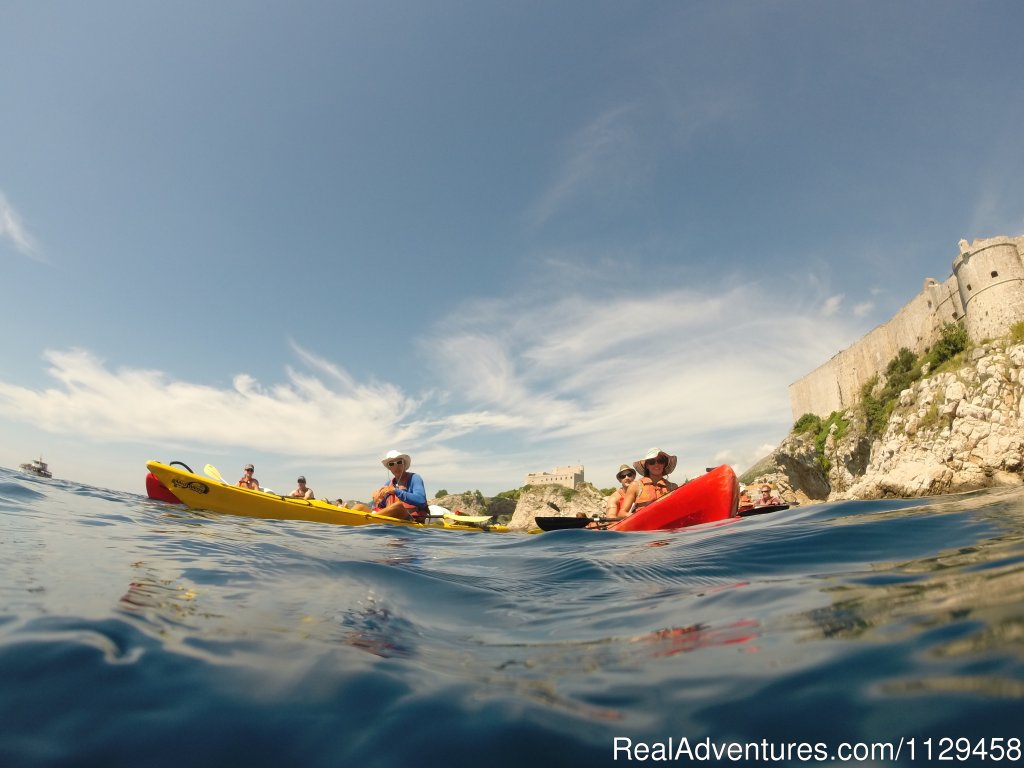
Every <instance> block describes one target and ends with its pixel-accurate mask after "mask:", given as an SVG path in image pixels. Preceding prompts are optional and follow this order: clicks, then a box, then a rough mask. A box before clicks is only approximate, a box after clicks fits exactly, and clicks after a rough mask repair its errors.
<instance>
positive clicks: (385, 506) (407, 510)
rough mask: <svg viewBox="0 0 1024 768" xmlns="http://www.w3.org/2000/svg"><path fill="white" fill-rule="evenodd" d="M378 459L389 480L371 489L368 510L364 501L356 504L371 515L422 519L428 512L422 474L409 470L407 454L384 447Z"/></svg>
mask: <svg viewBox="0 0 1024 768" xmlns="http://www.w3.org/2000/svg"><path fill="white" fill-rule="evenodd" d="M380 463H381V464H383V465H384V466H385V467H387V469H388V471H390V472H391V474H392V478H391V481H390V482H389V483H388V484H387V485H382V486H381V487H380V488H378V489H377V490H376V491H374V493H373V509H372V510H370V508H369V507H367V506H366V505H365V504H360V505H358V507H357V508H362V509H363V510H364V511H368V512H372V514H375V515H383V516H387V517H397V518H399V519H401V520H414V521H416V522H422V521H423V520H425V519H426V517H427V515H428V514H429V513H430V510H428V509H427V490H426V488H425V487H424V485H423V478H422V477H420V476H419V475H417V474H416V473H415V472H410V471H409V467H410V466H411V465H412V459H411V458H409V454H407V453H400V452H399V451H388V452H387V454H386V455H385V456H384V458H383V459H381V460H380Z"/></svg>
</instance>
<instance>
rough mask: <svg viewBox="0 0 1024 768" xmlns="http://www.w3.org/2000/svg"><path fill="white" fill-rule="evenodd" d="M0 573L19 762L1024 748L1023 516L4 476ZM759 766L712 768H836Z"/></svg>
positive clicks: (8, 750)
mask: <svg viewBox="0 0 1024 768" xmlns="http://www.w3.org/2000/svg"><path fill="white" fill-rule="evenodd" d="M143 475H144V471H142V470H141V469H140V473H139V484H140V488H141V486H142V479H143ZM0 574H2V579H0V595H2V600H0V681H2V682H0V765H3V766H121V765H132V766H164V765H167V766H182V765H187V766H234V765H244V766H247V767H252V766H283V765H302V766H344V765H353V766H356V765H358V766H360V767H361V768H367V767H369V766H407V765H432V764H435V763H436V764H438V765H445V766H488V767H490V766H523V765H532V766H540V765H544V766H547V765H559V766H576V765H579V766H595V765H624V764H637V765H639V764H641V763H643V764H650V763H651V762H652V760H651V759H648V760H647V761H642V760H639V759H637V758H638V757H639V753H638V752H636V751H628V752H627V751H625V750H624V747H629V749H631V750H635V749H643V747H641V746H639V745H647V747H648V748H649V749H653V750H654V753H653V754H655V755H657V754H661V753H659V752H658V751H657V750H659V749H662V750H665V749H671V750H676V749H678V746H679V744H680V743H681V740H683V739H686V740H687V743H688V744H691V745H692V744H694V743H697V742H700V741H704V740H707V741H706V743H708V744H713V745H727V744H730V743H736V744H750V743H754V742H758V743H762V744H763V748H766V749H772V748H781V747H776V745H785V744H787V743H793V744H796V743H808V744H820V745H822V747H823V748H828V749H829V750H835V749H837V748H838V747H839V745H840V744H841V743H844V742H846V743H851V744H857V743H862V744H871V743H883V742H889V741H892V742H899V740H900V739H903V740H904V743H903V752H902V754H901V757H900V759H898V760H896V759H878V758H876V759H871V758H870V757H864V758H863V759H860V760H854V759H850V760H848V761H846V762H845V763H839V762H836V763H835V764H845V765H892V764H900V765H922V764H930V763H934V764H940V761H938V759H937V757H938V748H939V747H940V745H941V742H940V740H941V739H956V738H966V739H970V740H971V741H972V744H973V743H975V742H977V740H979V739H986V740H988V741H986V744H991V743H992V742H991V739H995V738H1003V739H1008V738H1018V739H1019V738H1021V737H1022V736H1024V717H1022V716H1024V495H1022V493H1021V492H1019V491H1013V492H1009V491H1001V492H978V493H971V494H965V495H959V496H951V497H943V498H936V499H924V500H910V501H907V500H886V501H873V502H845V503H838V504H822V505H815V506H807V507H800V508H794V509H791V510H787V511H783V512H778V513H775V514H773V515H766V516H761V517H754V518H747V519H742V520H737V521H734V522H730V523H727V524H721V525H717V526H712V527H705V528H702V529H691V530H688V531H682V532H678V533H673V534H617V533H610V532H600V531H558V532H553V533H547V534H542V535H532V536H531V535H526V534H505V535H493V534H460V533H456V532H450V531H443V530H407V529H395V528H389V527H384V526H367V527H363V528H343V527H336V526H327V525H318V524H313V523H297V522H276V521H264V520H258V519H247V518H239V517H228V516H220V515H216V514H212V513H210V514H201V513H194V512H189V511H187V510H185V509H183V508H177V507H172V506H169V505H165V504H162V503H159V502H152V501H149V500H148V499H146V498H145V497H144V496H143V495H136V494H129V493H122V492H117V491H110V490H104V489H101V488H93V487H89V486H85V485H81V484H76V483H74V482H69V481H63V480H42V479H37V478H32V477H28V476H25V475H23V474H21V473H19V472H15V471H12V470H6V469H0ZM909 739H915V740H916V741H915V742H914V748H916V753H915V754H914V755H913V760H911V759H909V758H910V757H911V755H910V754H909V753H908V751H907V749H906V748H907V746H909V744H910V743H909V741H908V740H909ZM925 739H931V740H932V744H931V748H932V752H933V754H932V759H931V761H927V760H926V759H925V755H924V751H923V750H924V740H925ZM658 745H661V746H660V747H659V746H658ZM959 746H960V747H962V746H963V742H961V743H960V745H959ZM616 747H619V751H617V752H616V751H615V748H616ZM778 754H779V753H778V752H776V753H775V756H778ZM947 754H955V753H952V752H947ZM752 755H756V753H748V755H747V756H748V757H750V758H751V759H748V760H737V761H727V760H721V761H715V760H711V761H705V762H701V763H700V764H701V765H714V764H728V765H769V764H771V765H806V764H808V762H807V761H801V760H800V759H799V757H797V756H794V755H790V758H789V759H788V760H787V759H783V760H773V761H768V760H765V759H760V760H755V759H753V757H752ZM1018 755H1019V753H1018ZM631 761H632V762H631ZM992 762H993V760H991V758H989V760H988V761H981V760H979V759H978V757H977V755H975V756H973V757H971V758H970V759H969V760H966V761H956V764H961V765H963V764H973V765H982V764H985V765H990V764H992ZM1008 762H1010V760H1008V759H1007V758H1003V760H1002V761H1000V762H999V764H1006V763H1008ZM1017 762H1019V759H1018V761H1017ZM659 764H661V763H659ZM676 764H697V763H690V762H688V760H686V759H685V756H684V758H683V759H680V760H678V761H676ZM811 764H815V763H814V762H813V761H811ZM947 764H948V763H947Z"/></svg>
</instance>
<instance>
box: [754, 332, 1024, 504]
mask: <svg viewBox="0 0 1024 768" xmlns="http://www.w3.org/2000/svg"><path fill="white" fill-rule="evenodd" d="M1022 367H1024V344H1011V343H1010V342H1008V341H994V342H989V343H986V344H983V345H981V346H979V347H976V348H974V349H972V350H970V351H969V352H968V353H967V360H966V362H965V364H964V365H963V366H962V367H960V368H959V369H958V370H956V371H953V372H943V373H938V374H935V375H933V376H927V375H926V377H925V378H922V379H920V380H919V381H917V382H915V383H914V384H913V385H912V386H911V387H910V388H908V389H905V390H904V391H903V392H901V393H900V396H899V401H898V402H897V404H896V405H895V407H894V409H893V412H892V414H891V416H890V417H889V421H888V424H887V425H886V428H885V430H884V432H883V433H882V435H881V436H879V437H877V438H870V437H868V435H867V434H866V429H865V425H864V419H863V417H862V416H861V415H859V414H858V413H857V412H856V410H854V409H851V410H849V411H847V412H846V413H845V414H844V416H845V418H846V419H847V420H848V421H849V422H850V428H849V429H848V430H846V432H845V434H842V435H839V434H838V432H839V430H838V429H837V427H836V426H835V425H833V426H832V428H831V431H830V434H829V435H828V437H827V438H826V440H825V443H824V448H823V455H819V454H818V452H817V449H816V447H815V445H814V438H813V436H811V435H807V434H803V435H797V434H791V435H789V436H788V437H787V438H786V439H785V440H784V441H783V442H782V444H781V445H780V446H779V447H778V448H777V449H776V450H775V451H774V452H773V453H772V454H771V455H770V456H769V457H768V458H767V459H765V460H764V461H763V462H759V464H758V465H757V467H756V468H755V469H756V470H757V475H758V478H759V479H763V480H768V481H769V482H773V483H775V484H776V485H777V486H778V487H779V489H780V490H781V491H783V495H784V496H785V495H786V494H787V492H788V494H789V495H790V500H794V501H801V502H802V503H808V502H814V501H843V500H850V499H879V498H894V497H898V498H911V497H919V496H935V495H941V494H948V493H958V492H962V491H971V490H977V489H979V488H989V487H996V486H1020V485H1022V484H1024V479H1022V476H1021V471H1022V469H1024V417H1022V414H1024V400H1022V398H1024V385H1022V381H1021V369H1022ZM822 459H824V461H822ZM823 463H824V465H825V466H827V467H828V468H827V470H826V469H823V468H822V464H823ZM749 475H750V471H748V472H747V473H744V477H748V476H749Z"/></svg>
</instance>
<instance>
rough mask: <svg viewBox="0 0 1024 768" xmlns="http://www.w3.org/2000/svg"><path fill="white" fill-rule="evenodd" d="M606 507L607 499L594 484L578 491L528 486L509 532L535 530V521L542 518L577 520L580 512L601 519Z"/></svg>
mask: <svg viewBox="0 0 1024 768" xmlns="http://www.w3.org/2000/svg"><path fill="white" fill-rule="evenodd" d="M604 505H605V497H604V496H602V495H601V492H600V491H599V490H597V489H596V488H594V486H592V485H591V484H590V483H583V484H582V485H580V486H578V487H577V488H576V489H575V490H570V489H568V488H563V487H562V486H560V485H528V486H526V487H525V488H524V489H523V492H522V494H521V495H520V496H519V502H518V503H517V504H516V511H515V514H513V515H512V521H511V522H510V523H509V528H511V529H513V530H520V531H523V530H529V529H531V528H534V527H535V523H534V522H533V520H534V518H535V517H537V516H538V515H539V516H546V517H552V516H561V517H576V515H577V513H579V512H582V513H583V514H584V515H585V516H586V517H592V516H594V515H601V514H603V513H604Z"/></svg>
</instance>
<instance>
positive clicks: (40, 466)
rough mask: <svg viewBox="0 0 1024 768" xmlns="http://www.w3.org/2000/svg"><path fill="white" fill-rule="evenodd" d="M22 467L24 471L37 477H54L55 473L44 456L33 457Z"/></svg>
mask: <svg viewBox="0 0 1024 768" xmlns="http://www.w3.org/2000/svg"><path fill="white" fill-rule="evenodd" d="M20 469H21V471H22V472H27V473H28V474H30V475H36V476H37V477H53V474H52V473H51V472H50V467H49V466H47V464H46V462H45V461H43V459H42V457H40V458H38V459H32V461H31V462H30V463H28V464H22V465H21V467H20Z"/></svg>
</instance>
